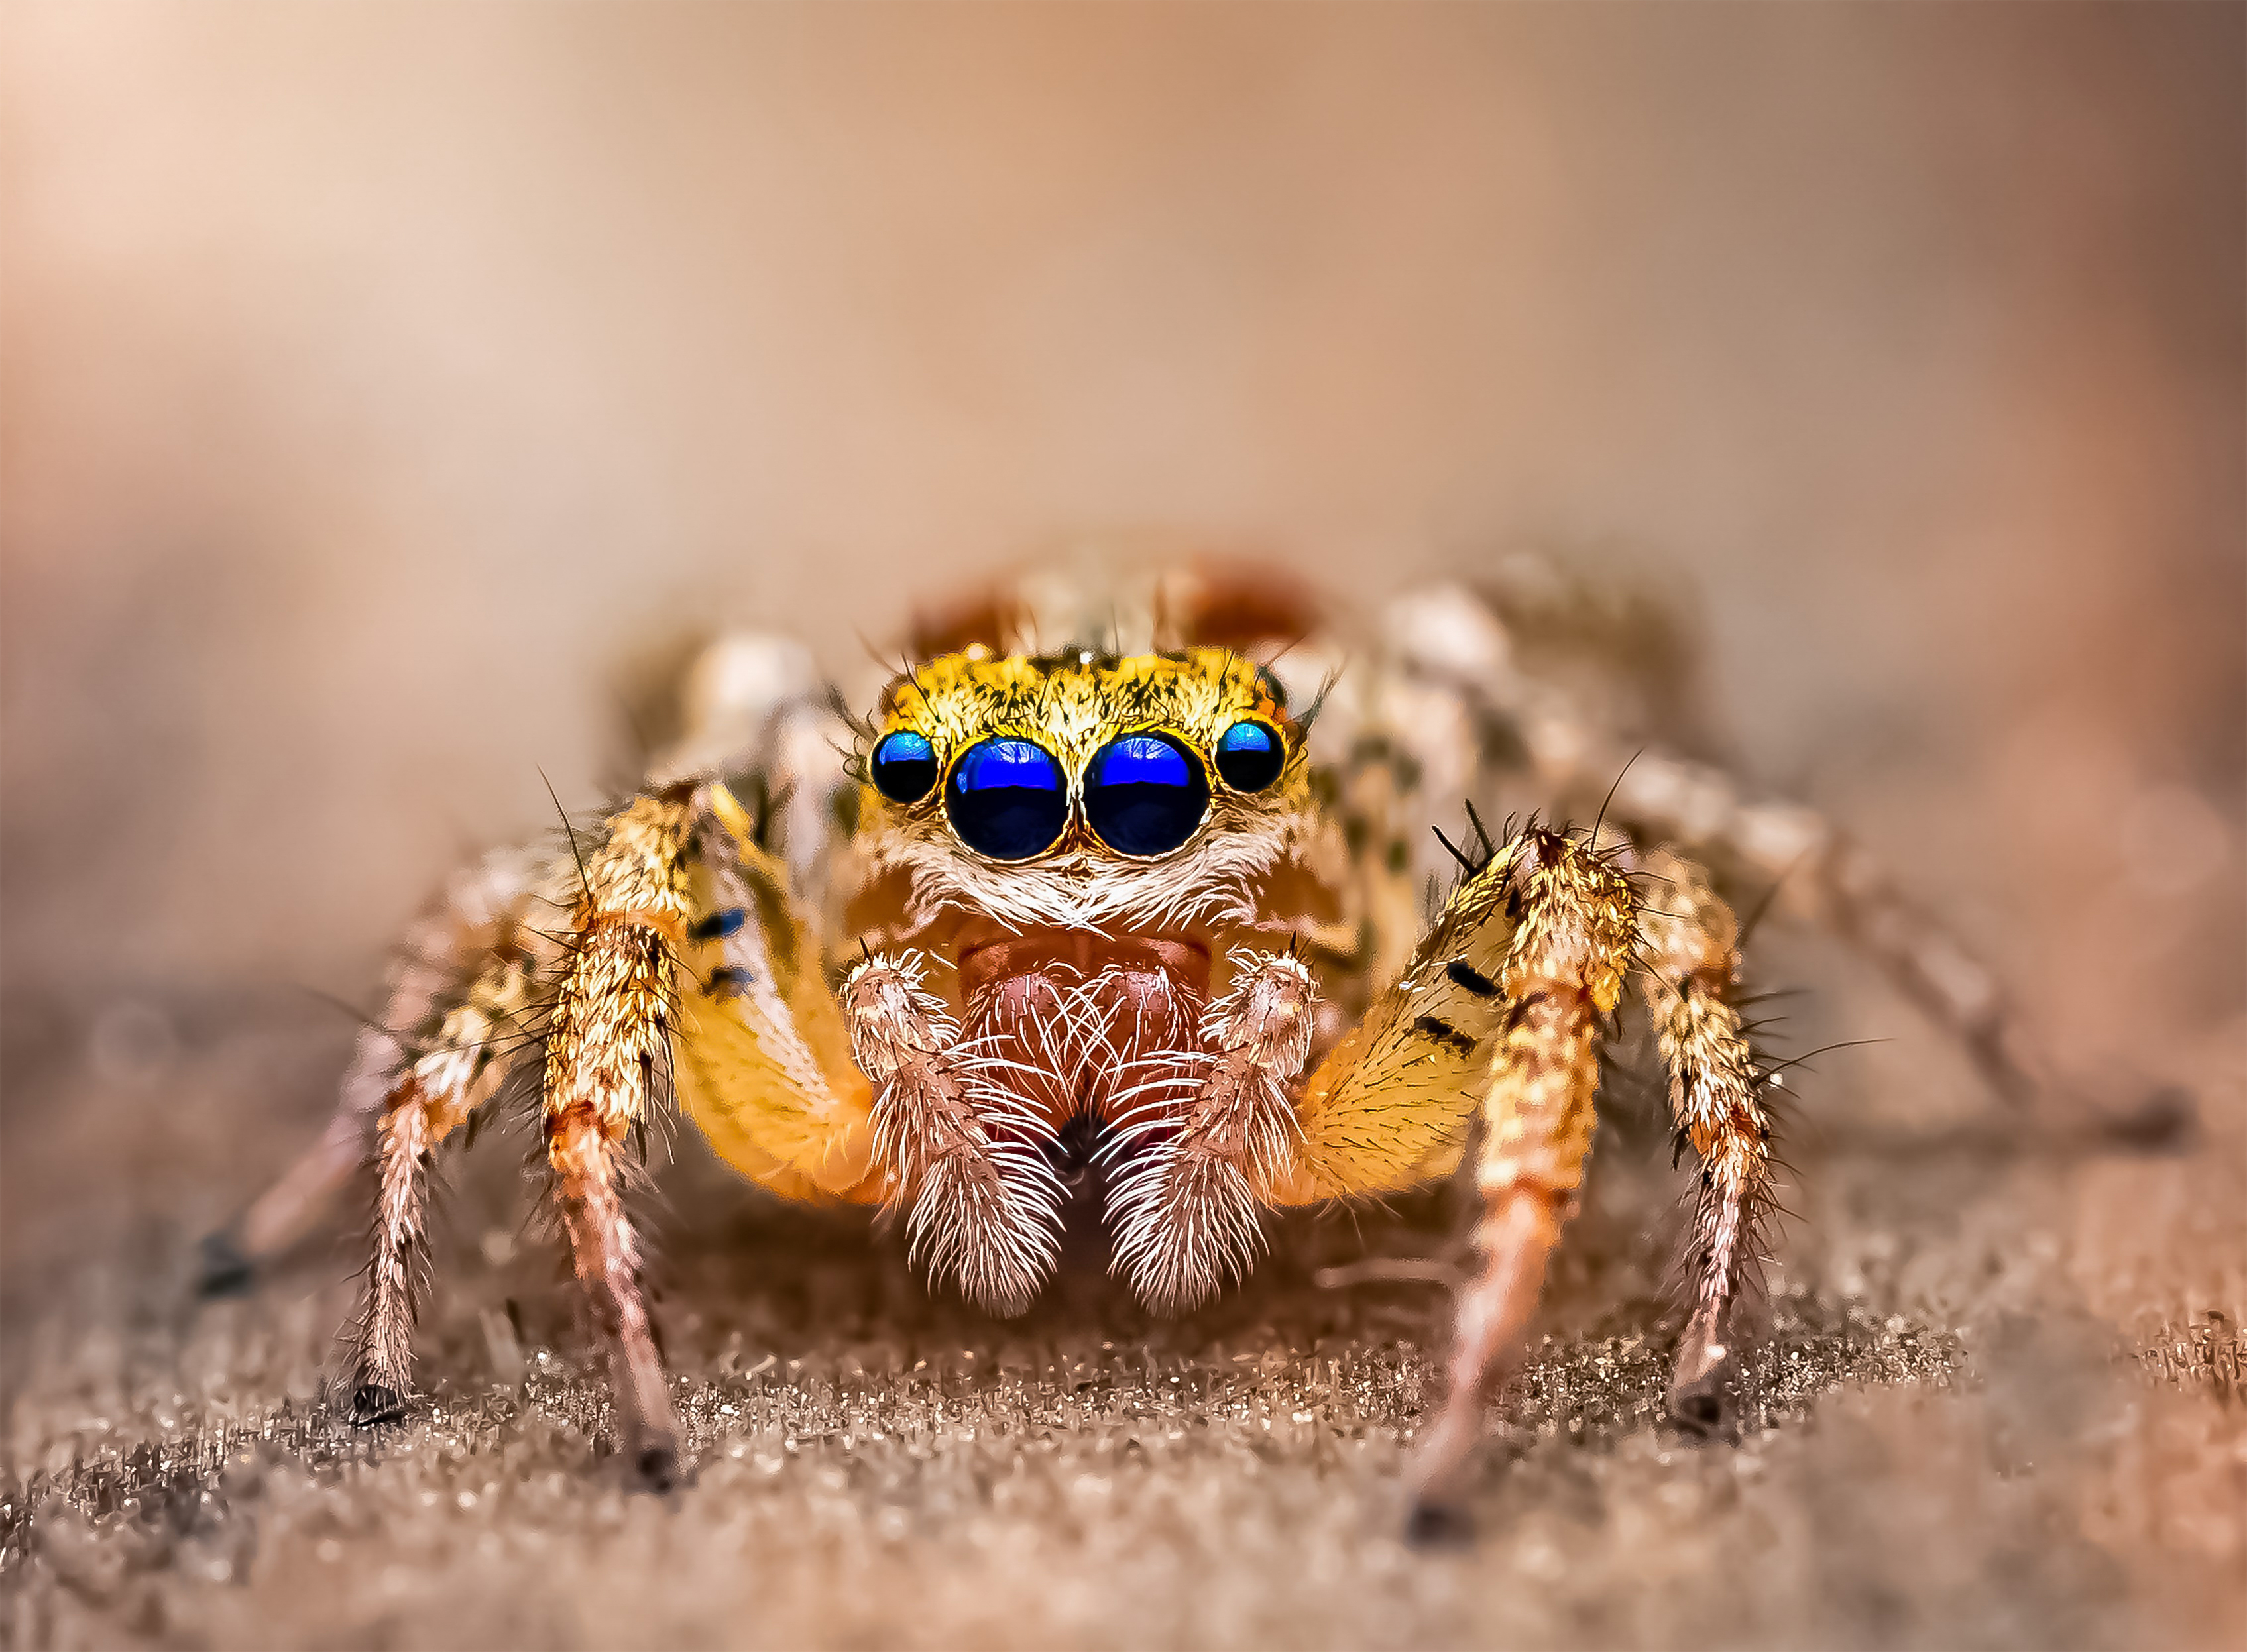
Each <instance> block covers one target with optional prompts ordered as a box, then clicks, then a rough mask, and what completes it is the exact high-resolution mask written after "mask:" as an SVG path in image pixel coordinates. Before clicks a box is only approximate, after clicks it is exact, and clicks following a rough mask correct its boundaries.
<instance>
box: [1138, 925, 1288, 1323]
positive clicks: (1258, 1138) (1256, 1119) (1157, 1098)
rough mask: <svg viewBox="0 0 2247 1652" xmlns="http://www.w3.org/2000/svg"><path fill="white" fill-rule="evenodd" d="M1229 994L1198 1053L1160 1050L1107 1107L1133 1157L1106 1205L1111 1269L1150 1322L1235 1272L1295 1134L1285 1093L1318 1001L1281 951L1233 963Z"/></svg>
mask: <svg viewBox="0 0 2247 1652" xmlns="http://www.w3.org/2000/svg"><path fill="white" fill-rule="evenodd" d="M1232 964H1233V986H1232V989H1231V990H1230V991H1229V992H1227V993H1226V994H1225V996H1224V997H1222V998H1220V999H1219V1000H1217V1001H1216V1002H1215V1003H1213V1004H1212V1005H1211V1006H1210V1007H1209V1008H1208V1010H1207V1011H1206V1012H1205V1013H1204V1014H1203V1016H1202V1021H1201V1027H1200V1034H1201V1046H1202V1048H1200V1049H1199V1050H1198V1051H1164V1052H1160V1053H1158V1054H1157V1055H1153V1056H1151V1057H1149V1058H1144V1060H1143V1061H1142V1062H1137V1063H1134V1066H1136V1067H1140V1068H1144V1067H1145V1066H1146V1065H1147V1064H1148V1062H1152V1063H1153V1065H1154V1067H1155V1068H1156V1070H1155V1071H1153V1072H1152V1073H1151V1075H1148V1076H1147V1077H1145V1078H1144V1079H1143V1080H1142V1081H1141V1082H1139V1083H1138V1084H1137V1085H1134V1086H1132V1087H1131V1091H1137V1092H1140V1093H1139V1094H1137V1095H1134V1094H1131V1091H1127V1092H1126V1093H1125V1095H1124V1096H1119V1097H1118V1098H1117V1099H1118V1100H1119V1101H1120V1102H1123V1105H1124V1109H1125V1110H1124V1113H1123V1116H1122V1117H1121V1118H1120V1119H1119V1120H1118V1121H1117V1125H1118V1138H1117V1139H1118V1143H1119V1145H1120V1146H1121V1147H1122V1148H1123V1150H1125V1151H1127V1152H1132V1153H1133V1157H1131V1158H1130V1160H1129V1162H1128V1163H1127V1165H1126V1168H1125V1169H1124V1171H1123V1173H1122V1174H1121V1175H1119V1176H1118V1177H1117V1179H1116V1183H1115V1185H1114V1187H1113V1188H1112V1190H1111V1191H1110V1198H1109V1209H1110V1224H1111V1225H1112V1227H1113V1229H1114V1232H1115V1250H1114V1262H1113V1265H1112V1266H1113V1269H1114V1271H1115V1272H1117V1273H1121V1274H1123V1275H1124V1276H1125V1277H1126V1278H1128V1279H1129V1280H1130V1282H1131V1288H1132V1290H1133V1291H1134V1292H1135V1293H1137V1295H1138V1297H1139V1300H1141V1301H1143V1302H1144V1303H1145V1304H1146V1305H1147V1306H1148V1307H1151V1308H1152V1309H1153V1310H1154V1311H1155V1312H1156V1313H1158V1314H1180V1313H1184V1312H1185V1311H1186V1310H1188V1309H1190V1308H1192V1307H1198V1306H1199V1305H1200V1304H1201V1303H1203V1302H1205V1301H1206V1300H1209V1298H1210V1297H1212V1296H1213V1295H1214V1294H1216V1293H1217V1292H1218V1291H1219V1289H1220V1288H1221V1287H1223V1286H1224V1285H1225V1284H1226V1281H1227V1280H1232V1279H1237V1278H1239V1277H1240V1276H1241V1275H1243V1274H1245V1273H1247V1271H1248V1269H1249V1267H1250V1266H1252V1265H1253V1263H1254V1261H1255V1259H1256V1253H1257V1251H1258V1249H1259V1248H1260V1246H1261V1244H1262V1241H1263V1228H1262V1225H1261V1220H1260V1209H1261V1205H1262V1190H1264V1189H1266V1188H1268V1187H1269V1186H1271V1185H1272V1184H1274V1182H1275V1181H1278V1180H1280V1179H1281V1178H1284V1177H1286V1176H1287V1175H1288V1174H1290V1173H1291V1172H1292V1171H1294V1167H1295V1164H1296V1158H1297V1154H1296V1148H1297V1145H1298V1143H1299V1142H1300V1140H1301V1128H1300V1126H1299V1125H1298V1123H1297V1122H1296V1118H1295V1106H1294V1095H1293V1089H1294V1083H1295V1081H1296V1079H1297V1078H1298V1077H1299V1076H1300V1075H1301V1073H1302V1070H1303V1062H1304V1061H1305V1059H1306V1058H1307V1057H1308V1055H1309V1054H1310V1048H1311V1031H1312V1011H1313V1008H1314V1006H1315V1000H1316V998H1317V991H1316V987H1315V984H1314V982H1313V980H1312V978H1311V972H1310V971H1309V969H1308V968H1307V967H1306V966H1304V965H1303V963H1302V962H1301V960H1300V959H1297V958H1295V957H1294V956H1293V955H1292V954H1291V953H1277V954H1264V953H1259V952H1254V951H1252V950H1249V949H1246V948H1244V949H1242V950H1240V951H1239V952H1234V953H1233V958H1232Z"/></svg>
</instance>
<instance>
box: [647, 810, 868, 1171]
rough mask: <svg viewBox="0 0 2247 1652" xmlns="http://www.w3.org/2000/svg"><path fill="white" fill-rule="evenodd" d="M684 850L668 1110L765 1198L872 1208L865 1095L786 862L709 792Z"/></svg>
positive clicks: (864, 1085)
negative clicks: (687, 861)
mask: <svg viewBox="0 0 2247 1652" xmlns="http://www.w3.org/2000/svg"><path fill="white" fill-rule="evenodd" d="M693 857H694V866H693V872H692V884H691V887H692V899H693V908H694V911H695V918H694V921H693V924H692V925H690V926H689V928H688V932H687V945H686V947H685V949H684V950H683V951H682V952H680V963H681V965H682V966H683V967H684V969H685V971H686V985H687V986H688V989H689V990H688V998H687V1003H686V1014H687V1020H688V1024H689V1026H690V1027H691V1028H692V1031H693V1036H692V1037H691V1038H687V1039H685V1040H682V1041H680V1046H679V1057H680V1065H679V1082H680V1100H681V1102H683V1103H684V1105H685V1106H686V1111H687V1113H688V1114H689V1116H692V1117H693V1120H694V1122H695V1123H696V1124H697V1125H698V1126H700V1129H701V1130H702V1132H703V1134H704V1135H705V1136H707V1137H709V1139H710V1143H711V1145H712V1146H713V1147H714V1148H715V1149H716V1150H718V1152H719V1154H720V1155H721V1157H724V1158H725V1159H726V1160H727V1162H728V1163H729V1164H732V1165H734V1168H735V1169H737V1170H739V1171H741V1173H742V1174H743V1175H745V1176H747V1177H749V1178H751V1179H753V1180H755V1181H756V1182H759V1183H761V1184H763V1185H764V1186H766V1187H768V1188H770V1189H771V1190H772V1191H775V1192H776V1193H779V1194H781V1195H782V1196H783V1197H785V1198H802V1199H820V1198H841V1199H844V1200H848V1201H850V1202H851V1203H855V1204H873V1203H877V1202H878V1201H879V1200H880V1199H881V1198H882V1197H883V1192H884V1186H885V1184H886V1180H887V1178H885V1176H884V1173H883V1171H882V1170H881V1168H880V1166H878V1165H877V1164H875V1163H874V1128H873V1112H872V1109H873V1094H874V1092H873V1087H872V1085H871V1084H870V1083H869V1082H867V1078H866V1075H864V1073H862V1072H860V1071H859V1070H858V1068H857V1067H856V1066H855V1065H853V1063H852V1061H851V1056H850V1031H849V1028H848V1027H847V1026H846V1024H845V1022H844V1020H843V1009H842V1007H841V1005H840V1004H839V1003H838V1002H837V1000H836V996H835V994H834V993H833V992H832V991H831V990H830V988H829V986H828V985H827V977H826V974H825V971H824V968H823V959H822V954H821V951H820V945H819V940H818V935H817V932H816V926H815V925H814V924H813V922H812V919H811V918H810V917H809V915H808V913H807V912H806V911H804V909H803V906H802V905H800V904H799V902H798V901H797V899H796V896H795V894H794V892H793V887H792V877H791V874H790V872H789V868H788V866H787V865H786V864H784V863H782V861H781V860H780V859H779V857H777V856H775V855H773V854H771V853H768V851H767V850H765V849H763V848H762V846H761V845H760V844H759V843H758V841H757V836H756V833H755V828H754V826H753V824H752V823H751V821H750V820H749V818H748V816H747V814H746V813H745V812H744V811H743V810H742V809H741V804H740V803H739V802H737V801H736V800H735V799H734V795H733V794H732V793H731V792H729V791H727V789H726V788H724V787H723V786H718V785H714V786H711V787H710V788H708V793H707V805H706V807H705V808H704V809H703V811H702V812H701V814H700V816H699V817H698V819H697V821H696V824H695V832H694V842H693Z"/></svg>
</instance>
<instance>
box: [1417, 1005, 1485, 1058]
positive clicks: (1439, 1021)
mask: <svg viewBox="0 0 2247 1652" xmlns="http://www.w3.org/2000/svg"><path fill="white" fill-rule="evenodd" d="M1412 1030H1413V1031H1414V1032H1416V1033H1419V1034H1424V1036H1426V1037H1429V1038H1432V1039H1434V1040H1435V1041H1437V1042H1438V1043H1439V1044H1443V1045H1446V1046H1448V1047H1450V1048H1452V1049H1455V1050H1457V1051H1458V1053H1459V1054H1460V1055H1473V1054H1474V1053H1475V1049H1476V1045H1475V1041H1474V1040H1472V1039H1471V1038H1469V1037H1468V1036H1467V1035H1466V1034H1465V1033H1462V1032H1461V1031H1459V1029H1458V1027H1454V1026H1452V1025H1451V1023H1450V1022H1449V1021H1444V1019H1443V1018H1442V1017H1440V1016H1436V1015H1423V1016H1422V1017H1420V1019H1419V1020H1418V1021H1414V1022H1413V1023H1412Z"/></svg>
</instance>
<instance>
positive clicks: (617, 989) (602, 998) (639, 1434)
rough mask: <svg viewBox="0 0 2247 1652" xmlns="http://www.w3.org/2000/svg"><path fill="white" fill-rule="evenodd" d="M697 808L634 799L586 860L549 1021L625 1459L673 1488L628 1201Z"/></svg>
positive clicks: (668, 1415)
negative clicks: (630, 1166) (628, 1175)
mask: <svg viewBox="0 0 2247 1652" xmlns="http://www.w3.org/2000/svg"><path fill="white" fill-rule="evenodd" d="M699 813H700V808H699V806H698V802H697V800H696V797H695V795H694V794H693V790H692V789H691V788H686V787H684V786H681V787H675V788H669V789H667V790H666V791H664V792H662V793H660V794H657V795H640V796H638V797H635V798H633V799H632V801H631V802H628V803H627V804H625V807H624V808H623V809H620V810H618V812H617V813H616V814H614V815H613V816H611V817H610V818H609V820H608V821H607V823H605V826H604V829H603V833H602V837H601V841H600V843H599V844H598V846H597V847H596V848H595V849H593V850H592V851H591V853H590V854H589V855H588V856H587V857H585V860H584V864H583V867H582V874H581V875H582V884H581V888H580V891H579V897H578V899H577V904H576V905H575V907H574V909H573V911H572V912H571V914H570V953H569V956H568V959H567V960H566V961H565V962H564V964H563V967H562V970H561V973H560V975H559V978H558V980H557V983H556V988H555V993H554V1002H553V1007H552V1008H551V1010H550V1013H549V1016H548V1021H547V1027H546V1071H545V1091H544V1097H543V1122H544V1130H545V1140H546V1153H547V1160H548V1163H549V1164H550V1166H551V1167H552V1169H553V1171H554V1198H555V1199H556V1202H557V1204H558V1205H560V1207H561V1212H562V1220H563V1226H564V1228H565V1229H566V1231H567V1232H568V1233H569V1236H570V1256H571V1259H572V1261H573V1263H574V1265H575V1266H576V1270H577V1278H578V1279H579V1280H580V1281H582V1282H583V1283H584V1287H585V1289H586V1293H587V1294H588V1296H589V1297H590V1298H591V1302H592V1306H593V1309H594V1313H595V1314H596V1316H597V1317H598V1320H599V1321H600V1323H601V1326H602V1328H603V1329H604V1331H605V1332H606V1333H607V1335H608V1338H609V1345H610V1366H611V1373H612V1376H611V1385H612V1389H613V1391H614V1394H615V1396H616V1403H617V1408H618V1413H619V1415H620V1420H621V1427H620V1430H619V1431H620V1433H621V1434H622V1436H623V1445H624V1451H625V1458H626V1461H627V1462H628V1463H630V1464H631V1465H632V1470H633V1471H634V1473H635V1474H636V1475H637V1476H638V1477H639V1479H640V1480H641V1481H642V1482H643V1483H645V1484H646V1485H652V1486H655V1487H658V1488H663V1487H667V1486H668V1485H669V1484H670V1483H671V1481H672V1478H673V1475H674V1474H675V1472H676V1470H677V1465H678V1430H677V1426H676V1423H675V1420H674V1417H673V1410H672V1404H671V1391H670V1388H669V1386H668V1384H667V1382H666V1380H665V1377H664V1373H663V1363H662V1360H661V1357H660V1356H659V1355H658V1353H657V1351H656V1347H655V1340H654V1336H653V1334H652V1330H651V1328H650V1325H649V1321H648V1314H647V1307H646V1303H645V1300H643V1298H642V1295H641V1292H640V1266H641V1260H642V1253H641V1248H640V1242H639V1234H638V1233H637V1232H636V1231H635V1229H634V1228H633V1225H632V1219H631V1218H630V1216H629V1215H628V1214H627V1213H626V1212H625V1207H624V1198H623V1194H624V1184H625V1145H626V1141H627V1138H628V1137H629V1136H630V1133H631V1131H632V1128H633V1126H634V1125H636V1124H638V1123H642V1122H643V1121H645V1119H647V1118H648V1117H649V1116H650V1115H652V1114H656V1113H659V1112H660V1111H661V1110H662V1109H664V1108H666V1106H667V1105H668V1103H669V1102H670V1099H671V1097H670V1089H671V1082H672V1065H671V1062H672V1057H671V1036H672V1032H673V1019H674V1017H673V1009H674V1006H675V1002H676V990H677V979H678V964H677V952H678V949H679V947H680V945H682V944H683V943H684V941H685V939H686V931H687V926H688V923H689V921H690V905H689V900H688V889H687V885H688V870H689V868H688V852H689V849H690V845H691V844H692V843H693V838H694V836H695V827H696V822H697V817H698V815H699Z"/></svg>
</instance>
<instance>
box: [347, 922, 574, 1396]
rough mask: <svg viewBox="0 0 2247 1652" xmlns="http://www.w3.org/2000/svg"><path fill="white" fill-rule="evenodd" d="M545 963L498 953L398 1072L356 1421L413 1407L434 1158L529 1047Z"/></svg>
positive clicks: (389, 1105) (369, 1280)
mask: <svg viewBox="0 0 2247 1652" xmlns="http://www.w3.org/2000/svg"><path fill="white" fill-rule="evenodd" d="M535 981H536V966H535V960H534V959H533V956H532V954H531V953H530V952H528V951H526V950H524V949H522V948H521V947H519V946H516V945H509V946H508V947H506V948H505V949H504V950H495V951H494V952H493V953H492V954H491V956H490V957H489V959H488V960H487V961H486V963H485V965H484V967H483V969H482V970H481V972H480V973H478V974H477V976H476V977H475V980H473V981H472V982H471V983H470V984H469V986H468V991H467V993H466V994H465V995H464V996H463V997H462V999H461V1001H460V1002H459V1003H457V1004H455V1005H454V1006H453V1007H451V1008H450V1009H448V1010H447V1011H446V1012H445V1014H444V1020H443V1021H442V1022H441V1024H440V1025H439V1027H438V1030H437V1033H436V1035H435V1036H434V1039H432V1040H431V1041H430V1045H429V1048H427V1050H426V1051H425V1052H424V1053H423V1054H422V1055H420V1056H418V1057H417V1058H415V1060H414V1061H413V1062H412V1063H411V1064H410V1065H408V1066H406V1068H402V1069H400V1071H398V1072H397V1073H395V1074H394V1075H393V1076H392V1079H391V1082H390V1086H389V1089H388V1091H387V1093H386V1096H385V1107H384V1110H383V1115H382V1121H381V1123H380V1124H379V1127H378V1128H377V1130H376V1132H375V1150H374V1157H375V1168H376V1173H377V1176H378V1177H379V1182H380V1191H379V1194H378V1196H377V1198H376V1201H375V1215H374V1230H373V1246H374V1251H373V1255H372V1257H371V1258H370V1259H369V1260H368V1264H367V1271H366V1284H365V1289H364V1291H363V1293H362V1295H361V1300H360V1304H359V1324H358V1329H357V1333H356V1335H355V1336H354V1338H353V1348H354V1357H353V1359H352V1382H351V1410H350V1416H351V1420H352V1423H356V1424H360V1425H365V1424H367V1423H380V1422H386V1421H388V1420H389V1419H391V1418H393V1417H395V1416H398V1415H399V1414H400V1412H401V1411H402V1410H404V1409H405V1405H406V1394H407V1392H408V1379H409V1375H410V1370H411V1366H412V1361H413V1322H414V1320H415V1318H416V1316H417V1308H418V1304H417V1303H416V1301H415V1294H416V1287H418V1285H419V1284H420V1277H419V1276H420V1268H421V1259H422V1256H423V1253H424V1250H425V1246H426V1243H427V1225H426V1221H425V1216H424V1205H425V1203H426V1199H427V1182H428V1169H429V1157H430V1154H431V1153H432V1151H433V1150H434V1149H435V1147H436V1145H437V1143H440V1142H441V1141H443V1140H444V1139H445V1137H447V1136H448V1135H450V1134H451V1133H452V1132H453V1131H454V1130H456V1129H457V1128H459V1127H460V1126H461V1124H463V1123H466V1122H467V1121H468V1117H469V1116H470V1115H471V1114H473V1113H474V1112H475V1110H476V1109H477V1108H479V1107H481V1106H482V1105H483V1104H484V1103H485V1102H487V1101H488V1100H489V1099H490V1098H491V1096H492V1095H493V1094H494V1093H495V1091H496V1090H497V1089H499V1087H500V1083H501V1082H502V1080H503V1079H504V1078H505V1077H506V1075H507V1073H508V1071H509V1068H511V1067H512V1065H513V1063H514V1060H515V1057H516V1055H517V1053H518V1052H519V1051H520V1050H521V1049H522V1048H523V1039H522V1034H521V1033H520V1032H519V1030H517V1029H519V1027H521V1024H522V1021H523V1019H524V1018H525V1015H526V1013H527V1011H528V1010H529V1007H530V1003H531V1000H532V995H533V993H534V990H535Z"/></svg>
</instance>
